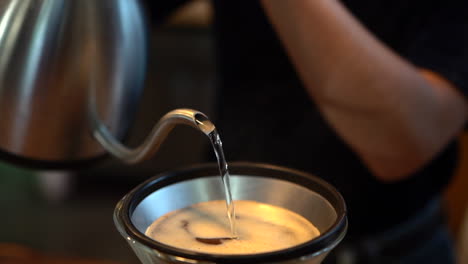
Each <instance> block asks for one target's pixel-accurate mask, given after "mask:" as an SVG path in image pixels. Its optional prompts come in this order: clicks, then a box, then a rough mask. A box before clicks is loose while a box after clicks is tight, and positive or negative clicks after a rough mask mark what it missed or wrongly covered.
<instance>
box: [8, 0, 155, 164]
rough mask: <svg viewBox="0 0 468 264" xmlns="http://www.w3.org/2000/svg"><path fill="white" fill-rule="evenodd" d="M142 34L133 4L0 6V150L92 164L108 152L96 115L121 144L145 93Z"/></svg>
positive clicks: (28, 0)
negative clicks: (95, 130)
mask: <svg viewBox="0 0 468 264" xmlns="http://www.w3.org/2000/svg"><path fill="white" fill-rule="evenodd" d="M145 31H146V29H145V25H144V18H143V16H142V10H141V7H140V5H139V3H138V2H137V1H136V0H2V1H0V152H2V154H4V155H5V154H6V156H9V157H13V158H19V159H20V160H24V161H33V162H34V161H40V162H43V163H46V164H60V163H69V162H75V161H81V160H89V159H93V158H95V157H98V156H100V155H101V154H104V153H105V152H106V151H105V150H104V149H103V148H102V147H101V145H100V143H99V142H98V141H96V140H95V139H94V138H93V136H92V129H93V128H92V123H93V122H91V120H90V119H93V118H95V119H96V118H97V119H98V121H99V122H100V123H101V124H102V125H105V126H106V127H107V129H108V130H109V131H110V133H111V134H112V135H113V136H115V137H116V138H117V139H119V140H120V139H122V138H123V137H124V135H125V134H126V132H127V130H128V128H129V125H130V124H131V123H132V119H133V117H134V114H135V110H136V107H137V104H138V100H139V97H140V94H141V92H142V89H143V82H144V75H145V70H146V69H145V68H146V46H147V39H146V32H145ZM90 108H92V109H93V111H94V115H90V114H89V109H90Z"/></svg>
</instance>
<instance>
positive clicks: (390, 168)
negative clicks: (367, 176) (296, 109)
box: [262, 0, 467, 180]
mask: <svg viewBox="0 0 468 264" xmlns="http://www.w3.org/2000/svg"><path fill="white" fill-rule="evenodd" d="M262 3H263V5H264V8H265V10H266V12H267V14H268V16H269V17H270V20H271V21H272V23H273V25H274V26H275V28H276V30H277V32H278V33H279V36H280V38H281V39H282V40H283V42H284V45H285V47H286V49H287V51H288V53H289V55H290V57H291V58H292V61H293V63H294V64H295V66H296V69H297V71H298V72H299V74H300V76H301V78H302V80H303V82H304V83H305V86H306V88H307V90H308V92H309V94H310V95H311V96H312V98H313V99H314V100H315V102H316V103H317V105H318V106H319V108H320V110H321V111H322V113H323V114H324V116H325V117H326V119H327V120H328V121H329V122H330V124H331V125H332V126H333V127H334V128H335V130H336V131H337V133H339V134H340V135H341V136H342V137H343V138H344V140H345V141H346V142H348V144H349V145H351V146H352V147H353V148H354V149H355V151H356V152H357V153H358V154H359V155H360V156H361V158H362V159H363V160H364V162H366V164H367V165H368V166H369V168H370V169H371V170H372V171H373V172H374V173H375V175H376V176H377V177H379V178H381V179H384V180H392V179H398V178H401V177H404V176H405V175H408V174H409V173H411V172H412V171H414V170H415V169H417V168H418V167H420V166H422V165H423V164H424V163H425V162H427V161H428V160H430V159H431V158H432V157H433V156H434V155H435V154H436V153H437V152H438V151H439V150H440V149H441V148H442V147H443V146H444V145H445V144H446V143H447V142H448V141H449V140H450V139H451V138H453V137H454V136H455V135H456V133H457V132H458V131H459V130H460V128H461V126H462V124H463V122H464V120H465V118H466V112H467V111H466V110H467V109H466V102H465V101H464V99H463V98H462V97H461V96H460V95H458V94H457V92H456V91H455V90H454V89H453V87H451V85H450V84H449V83H448V82H445V81H443V80H441V79H438V78H429V79H428V78H425V77H424V75H422V74H420V71H419V70H418V69H417V68H415V67H413V66H412V65H410V64H409V63H407V62H406V61H405V60H403V59H402V58H400V57H399V56H398V55H396V54H394V53H393V52H392V51H391V50H389V49H388V48H387V47H386V46H385V45H383V44H382V43H380V42H379V41H378V40H377V39H375V38H374V37H373V36H372V35H371V34H370V33H369V32H367V31H366V29H365V28H364V27H363V26H362V25H360V24H359V22H358V21H357V20H356V19H355V18H354V17H353V16H352V15H351V14H350V13H348V11H347V10H346V9H345V8H344V7H343V6H342V5H341V4H340V3H339V2H338V1H336V0H293V1H284V0H263V1H262ZM427 76H432V75H430V74H428V75H427Z"/></svg>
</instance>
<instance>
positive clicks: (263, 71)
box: [151, 0, 468, 235]
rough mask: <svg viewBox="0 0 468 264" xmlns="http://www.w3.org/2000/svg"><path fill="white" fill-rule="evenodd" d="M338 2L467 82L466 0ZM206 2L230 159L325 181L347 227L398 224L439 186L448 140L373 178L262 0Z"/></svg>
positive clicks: (447, 162)
mask: <svg viewBox="0 0 468 264" xmlns="http://www.w3.org/2000/svg"><path fill="white" fill-rule="evenodd" d="M151 2H159V4H156V3H152V5H154V6H155V7H154V8H153V11H155V12H157V13H158V14H155V15H156V16H158V17H163V15H164V14H165V12H166V11H168V10H170V7H169V6H166V7H161V6H158V5H160V4H161V2H160V1H151ZM169 2H170V1H169ZM180 2H183V1H180ZM343 3H344V4H345V5H346V6H347V7H348V8H349V10H350V11H351V12H352V13H353V14H354V15H355V16H356V17H358V19H359V20H360V21H361V22H362V23H363V24H364V25H365V26H366V27H367V28H368V29H369V30H370V31H371V32H373V33H374V34H375V35H376V36H377V37H378V38H379V39H381V40H382V41H383V42H384V43H386V44H387V45H388V46H389V47H390V48H392V49H393V50H394V51H396V52H397V53H398V54H400V55H401V56H403V57H405V58H407V59H408V60H409V61H410V62H412V63H414V64H415V65H417V66H419V67H422V68H427V69H431V70H433V71H435V72H438V73H440V74H442V75H443V76H444V77H445V78H447V79H448V80H450V81H452V82H453V83H454V84H455V85H456V86H457V87H459V88H460V90H461V91H462V92H464V93H466V92H467V91H468V80H467V78H468V72H467V71H468V67H467V63H468V56H467V52H466V48H465V47H468V41H467V38H466V34H467V33H468V25H467V23H468V15H466V14H468V6H467V4H466V2H465V1H463V0H452V1H440V0H412V1H407V0H392V1H389V0H372V1H364V0H345V1H343ZM213 4H214V10H215V18H214V36H215V42H216V53H217V60H218V71H219V72H218V73H219V76H220V78H219V80H220V83H219V86H220V89H219V91H218V99H217V101H216V103H217V105H218V108H217V109H218V110H217V120H216V122H215V124H216V125H217V127H218V128H219V130H220V133H221V137H222V139H223V147H224V150H225V155H226V158H227V159H228V160H229V161H234V160H248V161H255V162H267V163H273V164H277V165H283V166H287V167H292V168H296V169H300V170H304V171H307V172H310V173H312V174H315V175H317V176H320V177H322V178H324V179H325V180H327V181H329V182H330V183H332V184H333V185H334V186H336V187H337V189H338V190H339V191H340V192H341V193H342V194H343V196H344V198H345V200H346V202H347V205H348V209H349V221H350V225H349V234H350V235H354V234H366V233H373V232H378V231H379V230H381V229H384V228H387V227H390V226H393V225H396V224H398V223H399V222H401V221H404V219H406V218H407V217H409V216H411V215H413V214H414V213H416V212H417V211H418V209H419V208H421V206H423V205H424V204H425V203H426V202H427V201H428V200H430V199H432V198H433V197H434V196H436V195H438V194H440V192H441V191H442V189H443V188H444V187H445V185H446V184H447V182H448V181H449V180H450V178H451V176H452V174H453V170H454V167H455V165H456V160H457V153H458V149H457V144H456V143H455V142H453V143H451V144H449V145H448V146H447V148H446V149H445V150H444V151H443V152H442V153H440V155H438V156H437V157H436V158H435V159H434V160H433V161H432V162H431V163H430V164H429V165H428V166H426V167H425V168H423V169H421V170H420V171H418V172H416V173H415V174H414V175H413V176H412V177H410V178H408V179H407V180H404V181H400V182H397V183H391V184H384V183H381V182H379V181H377V180H376V179H375V178H374V177H373V176H372V175H371V173H370V172H369V171H368V170H367V168H366V167H365V166H364V165H363V163H362V162H361V161H360V159H359V158H358V157H357V156H356V154H355V153H354V152H353V151H352V150H351V149H350V148H349V147H348V146H347V145H346V144H345V143H344V142H343V141H342V140H341V139H340V138H339V137H338V136H337V135H336V134H335V132H334V131H333V129H331V127H330V126H328V124H327V122H326V121H325V120H324V119H323V118H322V117H321V116H320V114H319V113H318V111H317V109H316V106H315V105H314V103H313V101H312V100H311V99H310V97H309V96H308V95H307V93H306V91H305V89H304V87H303V84H302V83H301V81H300V80H299V78H298V76H297V74H296V72H295V70H294V68H293V67H292V65H291V62H290V61H289V59H288V57H287V55H286V54H285V51H284V50H283V47H282V46H281V43H280V41H279V40H278V38H277V36H276V35H275V33H274V30H273V28H272V26H271V25H270V23H269V22H268V20H267V18H266V16H265V14H264V13H263V10H262V8H261V6H260V5H259V3H258V2H257V1H252V0H237V1H226V0H213ZM319 37H320V36H317V38H319Z"/></svg>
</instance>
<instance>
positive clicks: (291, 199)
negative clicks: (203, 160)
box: [114, 162, 347, 264]
mask: <svg viewBox="0 0 468 264" xmlns="http://www.w3.org/2000/svg"><path fill="white" fill-rule="evenodd" d="M230 171H231V177H232V178H231V187H232V194H233V198H234V199H236V200H253V201H258V202H262V203H266V204H271V205H276V206H279V207H283V208H285V209H288V210H291V211H293V212H295V213H297V214H300V215H301V216H303V217H305V218H306V219H308V220H309V221H311V222H312V223H313V224H314V225H315V226H316V227H317V228H318V229H319V231H320V233H321V234H320V236H318V237H316V238H314V239H312V240H310V241H307V242H305V243H303V244H300V245H297V246H294V247H292V248H288V249H285V250H280V251H275V252H268V253H261V254H250V255H215V254H204V253H197V252H194V251H189V250H184V249H179V248H174V247H171V246H168V245H165V244H162V243H159V242H157V241H155V240H152V239H150V238H149V237H147V236H146V235H145V230H146V228H147V227H148V226H149V225H150V224H151V223H152V222H153V221H154V220H155V219H157V218H159V217H161V216H162V215H164V214H166V213H168V212H171V211H175V210H177V209H180V208H183V207H186V206H189V205H191V204H194V203H198V202H204V201H210V200H220V199H224V192H223V188H222V183H221V181H220V179H219V173H218V168H217V165H216V164H206V165H199V166H194V167H190V168H186V169H180V170H175V171H172V172H168V173H164V174H161V175H157V176H155V177H152V178H151V179H149V180H147V181H146V182H144V183H142V184H140V185H139V186H137V187H136V188H135V189H133V190H132V191H130V192H129V193H128V194H127V195H126V196H125V197H124V198H123V199H122V200H121V201H120V202H119V203H118V205H117V207H116V209H115V213H114V221H115V224H116V225H117V228H118V230H119V232H120V233H121V234H122V236H123V237H124V238H125V239H126V240H127V242H128V243H129V245H130V246H131V247H132V249H133V250H134V251H135V253H136V254H137V256H138V257H139V259H140V260H141V262H142V263H144V264H153V263H165V264H169V263H179V264H183V263H191V264H202V263H203V264H215V263H226V264H229V263H231V264H234V263H235V264H247V263H248V264H251V263H277V264H286V263H290V264H292V263H304V264H318V263H320V262H321V261H322V260H323V259H324V258H325V257H326V256H327V255H328V253H329V252H330V251H331V250H332V249H333V248H334V247H336V246H337V245H338V243H339V242H340V241H341V240H342V239H343V238H344V236H345V233H346V229H347V217H346V206H345V203H344V200H343V198H342V197H341V195H340V194H339V193H338V191H337V190H336V189H335V188H334V187H333V186H331V185H330V184H328V183H326V182H325V181H323V180H322V179H320V178H317V177H314V176H312V175H310V174H307V173H303V172H300V171H297V170H292V169H287V168H283V167H278V166H273V165H266V164H256V163H235V162H234V163H231V164H230Z"/></svg>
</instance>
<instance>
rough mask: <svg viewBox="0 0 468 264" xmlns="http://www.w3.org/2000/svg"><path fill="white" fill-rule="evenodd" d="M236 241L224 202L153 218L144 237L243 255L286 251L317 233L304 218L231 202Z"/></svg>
mask: <svg viewBox="0 0 468 264" xmlns="http://www.w3.org/2000/svg"><path fill="white" fill-rule="evenodd" d="M234 204H235V208H236V235H237V237H236V238H233V237H232V233H231V229H230V224H229V219H228V217H227V211H226V202H225V201H224V200H216V201H208V202H202V203H197V204H193V205H191V206H189V207H186V208H183V209H180V210H176V211H173V212H170V213H168V214H166V215H163V216H162V217H160V218H158V219H156V221H154V222H153V223H152V224H151V225H150V226H149V227H148V229H147V230H146V232H145V234H146V235H147V236H148V237H150V238H152V239H154V240H156V241H158V242H160V243H163V244H167V245H170V246H173V247H176V248H181V249H185V250H191V251H196V252H201V253H209V254H226V255H231V254H235V255H237V254H238V255H241V254H242V255H244V254H255V253H265V252H271V251H277V250H281V249H286V248H289V247H292V246H295V245H298V244H301V243H304V242H306V241H309V240H311V239H313V238H315V237H317V236H318V235H319V234H320V232H319V231H318V229H317V228H316V227H315V226H314V225H313V224H312V223H310V222H309V221H308V220H306V219H305V218H304V217H302V216H300V215H298V214H296V213H294V212H292V211H289V210H286V209H284V208H281V207H277V206H272V205H268V204H264V203H259V202H256V201H246V200H238V201H235V203H234Z"/></svg>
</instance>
